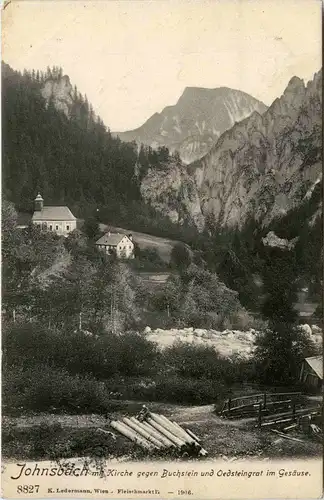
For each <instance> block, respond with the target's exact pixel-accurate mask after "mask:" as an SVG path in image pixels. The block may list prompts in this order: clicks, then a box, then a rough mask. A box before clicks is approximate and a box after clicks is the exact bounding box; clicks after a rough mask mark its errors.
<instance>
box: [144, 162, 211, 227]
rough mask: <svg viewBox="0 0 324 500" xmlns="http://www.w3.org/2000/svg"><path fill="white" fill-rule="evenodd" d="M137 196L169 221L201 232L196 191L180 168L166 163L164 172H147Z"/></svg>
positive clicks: (200, 214)
mask: <svg viewBox="0 0 324 500" xmlns="http://www.w3.org/2000/svg"><path fill="white" fill-rule="evenodd" d="M141 195H142V197H143V199H144V200H145V201H146V202H147V203H149V204H150V205H152V206H153V207H154V208H155V209H156V210H158V211H159V212H161V213H162V214H163V215H165V216H167V217H169V218H170V219H171V220H172V222H175V223H180V224H181V223H183V222H184V221H185V220H190V221H191V222H193V223H194V224H195V225H196V227H197V228H198V229H199V230H202V229H203V227H204V217H203V215H202V213H201V209H200V200H199V197H198V191H197V188H196V185H195V181H194V179H193V178H192V177H190V176H188V174H187V171H186V168H185V166H184V165H179V164H176V163H170V164H168V165H165V168H164V170H158V171H157V170H155V169H152V168H151V169H149V171H148V173H147V175H146V176H145V177H144V179H143V180H142V183H141Z"/></svg>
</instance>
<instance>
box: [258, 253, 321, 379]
mask: <svg viewBox="0 0 324 500" xmlns="http://www.w3.org/2000/svg"><path fill="white" fill-rule="evenodd" d="M263 284H264V292H265V300H264V303H263V306H262V313H263V316H264V318H265V319H267V320H268V322H269V328H268V329H267V330H266V332H264V333H263V334H262V335H260V336H259V338H258V342H257V350H256V360H257V363H258V365H259V375H260V378H261V380H262V381H263V382H265V383H268V384H290V383H292V382H294V383H295V382H296V380H298V369H299V366H300V363H301V360H302V359H303V357H305V356H307V355H309V353H310V352H311V351H312V343H311V341H310V339H307V337H306V336H305V334H304V333H303V332H302V331H300V330H299V329H298V327H297V318H298V315H297V312H296V310H295V309H294V303H295V301H296V291H297V285H296V269H295V262H294V254H293V253H291V252H289V251H288V250H281V249H277V248H269V249H266V251H265V266H264V269H263Z"/></svg>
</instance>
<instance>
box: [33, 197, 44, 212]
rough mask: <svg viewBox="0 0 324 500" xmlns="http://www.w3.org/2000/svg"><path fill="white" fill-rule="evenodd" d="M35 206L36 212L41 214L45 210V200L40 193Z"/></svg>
mask: <svg viewBox="0 0 324 500" xmlns="http://www.w3.org/2000/svg"><path fill="white" fill-rule="evenodd" d="M34 205H35V212H41V211H42V210H43V206H44V200H43V198H42V197H41V195H40V194H39V193H38V195H37V196H36V198H35V200H34Z"/></svg>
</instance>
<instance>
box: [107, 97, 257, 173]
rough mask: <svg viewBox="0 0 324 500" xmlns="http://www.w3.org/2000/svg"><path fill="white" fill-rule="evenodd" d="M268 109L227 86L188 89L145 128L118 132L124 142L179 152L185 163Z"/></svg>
mask: <svg viewBox="0 0 324 500" xmlns="http://www.w3.org/2000/svg"><path fill="white" fill-rule="evenodd" d="M266 109H267V107H266V106H265V105H264V104H263V103H262V102H260V101H258V100H257V99H254V97H252V96H250V95H249V94H246V93H244V92H241V91H239V90H233V89H229V88H226V87H221V88H216V89H205V88H196V87H188V88H186V89H185V91H184V92H183V94H182V96H181V97H180V99H179V100H178V102H177V103H176V104H175V105H174V106H168V107H166V108H164V109H163V111H162V112H161V113H155V114H154V115H153V116H152V117H151V118H149V119H148V120H147V122H145V123H144V125H142V126H141V127H139V128H138V129H136V130H131V131H129V132H116V134H118V135H119V137H120V138H121V139H122V140H123V141H133V140H135V141H136V142H138V143H143V144H146V145H148V146H151V147H153V148H157V147H159V146H167V147H168V148H169V150H170V151H171V152H173V151H175V150H177V151H179V153H180V156H181V159H182V161H183V162H184V163H190V162H192V161H194V160H196V159H198V158H201V157H202V156H204V155H205V154H206V153H207V152H208V151H209V150H210V148H211V147H212V145H213V144H214V143H215V142H216V141H217V139H218V138H219V136H220V135H221V134H222V133H223V132H224V131H225V130H227V129H229V128H231V127H232V126H233V125H234V124H235V122H238V121H240V120H242V119H244V118H246V117H247V116H249V115H250V114H251V113H252V112H253V111H258V112H259V113H261V114H262V113H263V112H264V111H265V110H266Z"/></svg>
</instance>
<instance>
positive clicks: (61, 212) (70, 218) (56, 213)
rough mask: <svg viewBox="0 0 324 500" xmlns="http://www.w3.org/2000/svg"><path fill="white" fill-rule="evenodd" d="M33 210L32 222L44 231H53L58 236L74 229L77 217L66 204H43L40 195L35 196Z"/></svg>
mask: <svg viewBox="0 0 324 500" xmlns="http://www.w3.org/2000/svg"><path fill="white" fill-rule="evenodd" d="M34 203H35V211H34V213H33V216H32V222H33V224H36V225H37V226H39V227H40V228H41V229H43V230H45V231H53V232H55V233H57V234H58V235H59V236H68V235H69V233H70V232H71V231H73V230H74V229H76V224H77V219H76V217H74V215H73V214H72V212H71V210H70V209H69V208H68V207H66V206H60V207H55V206H48V207H46V206H44V200H43V198H42V197H41V195H40V194H39V193H38V195H37V196H36V198H35V202H34Z"/></svg>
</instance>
